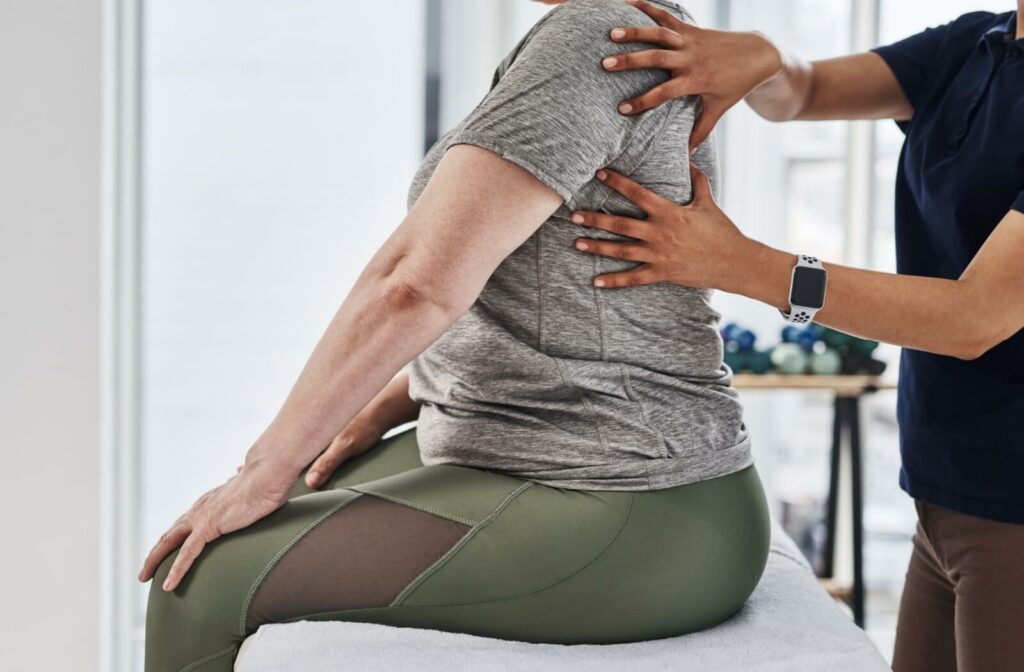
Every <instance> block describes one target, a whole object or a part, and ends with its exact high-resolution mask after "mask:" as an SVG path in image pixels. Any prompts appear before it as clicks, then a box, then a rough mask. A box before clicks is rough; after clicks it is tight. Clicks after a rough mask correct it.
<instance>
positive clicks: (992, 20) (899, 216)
mask: <svg viewBox="0 0 1024 672" xmlns="http://www.w3.org/2000/svg"><path fill="white" fill-rule="evenodd" d="M1015 30H1016V13H1015V12H1009V13H1006V14H991V13H988V12H976V13H971V14H965V15H964V16H962V17H960V18H959V19H957V20H955V21H953V22H952V23H948V24H946V25H943V26H940V27H937V28H930V29H928V30H925V31H924V32H922V33H919V34H917V35H913V36H911V37H908V38H906V39H904V40H901V41H899V42H896V43H895V44H891V45H888V46H884V47H879V48H878V49H875V50H874V51H875V52H876V53H877V54H878V55H879V56H881V57H882V59H883V60H885V62H886V63H887V64H888V65H889V67H890V68H891V69H892V71H893V73H894V74H895V75H896V79H897V80H899V83H900V85H901V86H902V88H903V91H904V92H905V93H906V95H907V98H908V99H909V100H910V102H911V104H912V105H913V106H914V116H913V119H911V120H910V121H909V122H900V123H899V126H900V128H901V130H903V132H904V134H905V135H906V138H905V140H904V144H903V150H902V152H901V154H900V163H899V170H898V174H897V177H896V260H897V269H898V271H899V273H902V274H907V275H923V276H930V277H936V278H950V279H956V278H958V277H959V276H960V274H961V273H962V272H963V271H964V269H965V268H967V265H968V264H969V263H970V262H971V259H973V258H974V256H975V254H977V252H978V250H979V248H980V247H981V245H982V243H984V242H985V239H986V238H987V237H988V235H989V234H990V233H991V232H992V230H993V229H994V228H995V227H996V225H997V224H999V221H1000V220H1002V219H1003V217H1005V216H1006V214H1007V213H1008V212H1009V211H1010V210H1011V209H1014V210H1020V211H1022V212H1024V40H1016V39H1014V32H1015ZM1020 259H1021V263H1022V264H1024V249H1021V250H1020ZM1022 300H1024V297H1022ZM897 415H898V418H899V423H900V450H901V453H902V457H903V467H902V470H901V472H900V485H901V486H902V488H903V489H904V490H906V492H907V493H909V494H910V495H911V496H912V497H914V498H917V499H922V500H924V501H926V502H930V503H933V504H938V505H939V506H944V507H947V508H951V509H955V510H957V511H961V512H963V513H967V514H971V515H975V516H981V517H983V518H989V519H993V520H1000V521H1005V522H1012V523H1024V330H1022V331H1020V332H1018V333H1017V334H1016V335H1014V336H1013V337H1011V338H1010V339H1009V340H1007V341H1004V342H1003V343H1002V344H1000V345H998V346H996V347H995V348H993V349H992V350H990V351H989V352H988V353H986V354H985V355H982V356H981V357H980V358H978V359H976V360H973V361H963V360H960V359H956V358H954V357H944V356H941V355H933V354H929V353H925V352H920V351H917V350H910V349H904V350H903V356H902V358H901V361H900V382H899V402H898V410H897Z"/></svg>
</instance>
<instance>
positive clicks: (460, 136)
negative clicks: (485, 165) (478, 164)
mask: <svg viewBox="0 0 1024 672" xmlns="http://www.w3.org/2000/svg"><path fill="white" fill-rule="evenodd" d="M455 145H472V146H474V147H479V148H480V149H486V150H487V151H489V152H493V153H494V154H497V155H498V156H500V157H501V158H503V159H505V160H506V161H511V162H512V163H514V164H516V165H517V166H519V167H520V168H522V169H523V170H525V171H527V172H528V173H530V174H531V175H533V176H534V177H536V178H537V179H538V180H540V181H541V182H543V183H544V184H545V185H547V186H548V187H549V188H550V189H553V190H554V191H555V192H557V193H558V195H559V196H561V197H562V200H563V201H565V203H566V204H568V203H570V202H571V201H572V199H573V195H574V192H575V189H573V188H572V187H571V186H570V185H567V184H565V183H563V182H562V181H561V180H559V179H558V178H557V177H556V176H555V175H553V174H552V173H550V172H548V171H547V170H546V169H545V168H542V167H541V166H539V165H537V164H536V163H534V162H533V161H532V160H530V159H528V158H526V157H525V156H523V155H522V154H519V153H518V152H517V151H516V150H515V149H513V148H512V147H509V146H508V145H506V144H505V143H503V142H502V141H500V140H498V139H496V138H493V137H491V136H489V135H485V134H481V133H471V132H468V131H457V132H456V133H455V135H454V136H453V138H452V140H451V141H450V142H449V143H448V146H447V147H445V151H446V152H447V151H448V150H449V149H451V148H452V147H454V146H455Z"/></svg>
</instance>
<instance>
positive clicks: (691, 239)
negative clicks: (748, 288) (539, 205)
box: [572, 163, 756, 290]
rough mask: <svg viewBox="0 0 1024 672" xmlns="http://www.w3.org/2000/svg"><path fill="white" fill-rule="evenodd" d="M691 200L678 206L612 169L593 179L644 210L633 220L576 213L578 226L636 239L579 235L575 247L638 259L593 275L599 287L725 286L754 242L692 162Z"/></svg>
mask: <svg viewBox="0 0 1024 672" xmlns="http://www.w3.org/2000/svg"><path fill="white" fill-rule="evenodd" d="M690 175H691V179H692V182H693V200H692V201H691V202H690V203H689V204H688V205H678V204H676V203H673V202H672V201H669V200H667V199H665V198H662V197H661V196H659V195H657V194H655V193H654V192H653V191H650V190H648V189H645V188H644V187H642V186H640V185H639V184H637V183H636V182H634V181H633V180H631V179H629V178H628V177H625V176H623V175H620V174H618V173H616V172H615V171H613V170H607V169H606V170H601V171H598V173H597V178H598V179H599V180H601V181H602V182H603V183H604V184H606V185H608V186H609V187H611V188H612V189H614V190H615V191H617V192H619V193H620V194H622V195H623V196H625V197H626V198H628V199H629V200H630V201H632V202H633V203H635V204H636V205H637V207H639V208H640V209H641V210H643V211H644V212H645V213H647V219H633V218H631V217H623V216H619V215H609V214H606V213H602V212H586V211H577V212H574V213H573V214H572V221H573V222H574V223H576V224H582V225H583V226H589V227H593V228H596V229H603V230H605V231H610V232H611V233H616V234H619V235H620V236H626V237H628V238H634V239H635V240H633V241H615V240H597V239H594V238H579V239H577V240H576V243H575V244H576V248H577V249H578V250H581V251H583V252H587V253H588V254H599V255H601V256H605V257H614V258H616V259H624V260H626V261H633V262H638V263H639V266H636V267H634V268H632V269H630V270H628V271H620V272H618V273H612V274H608V275H599V276H597V277H596V278H594V285H595V286H597V287H605V288H612V287H630V286H634V285H649V284H653V283H657V282H671V283H675V284H679V285H686V286H688V287H705V288H713V289H725V290H728V289H729V286H728V282H729V280H730V278H731V276H732V275H733V271H734V270H735V268H736V264H742V263H744V262H745V261H746V260H747V257H748V255H749V254H750V253H751V252H750V250H751V248H752V247H754V246H756V243H754V242H753V241H751V240H750V239H749V238H747V237H746V236H744V235H743V234H742V233H741V232H740V230H739V229H738V228H736V225H735V224H733V223H732V221H731V220H730V219H729V217H728V216H726V214H725V213H724V212H722V210H721V209H720V208H719V207H718V204H717V203H715V198H714V195H713V194H712V193H711V185H710V184H709V183H708V178H707V176H705V175H704V174H703V173H701V172H700V171H699V170H698V169H697V168H696V167H694V166H693V164H692V163H691V164H690Z"/></svg>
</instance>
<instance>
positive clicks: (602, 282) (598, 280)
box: [594, 278, 604, 287]
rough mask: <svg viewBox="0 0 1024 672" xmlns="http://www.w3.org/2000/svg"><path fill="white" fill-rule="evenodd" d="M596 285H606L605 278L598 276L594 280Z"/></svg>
mask: <svg viewBox="0 0 1024 672" xmlns="http://www.w3.org/2000/svg"><path fill="white" fill-rule="evenodd" d="M594 286H595V287H604V278H598V279H597V280H594Z"/></svg>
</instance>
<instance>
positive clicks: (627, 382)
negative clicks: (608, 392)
mask: <svg viewBox="0 0 1024 672" xmlns="http://www.w3.org/2000/svg"><path fill="white" fill-rule="evenodd" d="M619 371H620V372H621V373H622V384H623V387H624V388H625V390H626V394H628V395H629V398H630V401H632V402H633V403H634V404H636V405H637V407H638V408H639V409H640V417H642V418H643V420H644V424H645V425H647V428H648V429H650V430H651V431H652V432H654V433H655V434H657V435H658V441H660V442H661V453H662V455H661V456H662V457H672V456H671V455H670V454H669V452H668V444H667V443H666V442H665V435H664V434H662V433H661V430H660V429H658V428H657V427H655V426H654V424H653V423H652V422H651V417H650V416H649V415H648V414H647V407H646V406H644V402H642V401H640V397H638V396H637V394H636V392H634V391H633V379H632V378H630V376H629V369H627V368H626V365H625V364H623V363H622V362H619Z"/></svg>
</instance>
